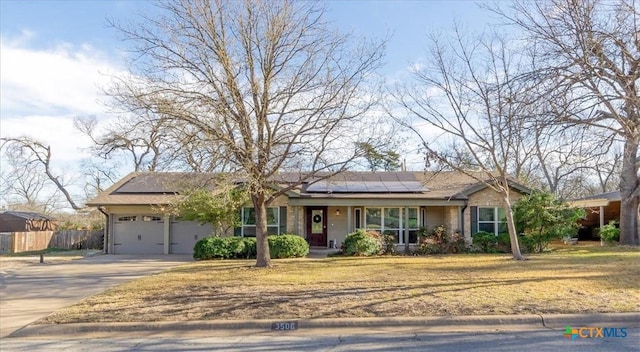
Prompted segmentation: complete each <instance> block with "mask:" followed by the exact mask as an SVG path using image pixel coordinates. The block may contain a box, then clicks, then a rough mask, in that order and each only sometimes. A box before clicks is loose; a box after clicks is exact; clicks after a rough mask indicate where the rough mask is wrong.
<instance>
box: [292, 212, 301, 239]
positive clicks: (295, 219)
mask: <svg viewBox="0 0 640 352" xmlns="http://www.w3.org/2000/svg"><path fill="white" fill-rule="evenodd" d="M299 216H300V206H299V205H298V206H295V207H293V229H294V231H295V233H297V234H298V235H299V236H302V237H304V233H302V231H300V219H298V217H299Z"/></svg>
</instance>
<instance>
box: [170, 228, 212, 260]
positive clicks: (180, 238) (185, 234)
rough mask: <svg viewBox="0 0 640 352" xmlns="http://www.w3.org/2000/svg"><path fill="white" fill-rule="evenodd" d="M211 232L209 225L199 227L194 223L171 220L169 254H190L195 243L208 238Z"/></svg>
mask: <svg viewBox="0 0 640 352" xmlns="http://www.w3.org/2000/svg"><path fill="white" fill-rule="evenodd" d="M211 232H212V231H211V224H204V225H200V224H199V223H198V222H195V221H180V220H171V232H169V233H170V238H171V248H170V249H169V251H170V252H169V253H176V254H192V253H193V246H195V244H196V242H198V240H199V239H201V238H204V237H207V236H210V235H211Z"/></svg>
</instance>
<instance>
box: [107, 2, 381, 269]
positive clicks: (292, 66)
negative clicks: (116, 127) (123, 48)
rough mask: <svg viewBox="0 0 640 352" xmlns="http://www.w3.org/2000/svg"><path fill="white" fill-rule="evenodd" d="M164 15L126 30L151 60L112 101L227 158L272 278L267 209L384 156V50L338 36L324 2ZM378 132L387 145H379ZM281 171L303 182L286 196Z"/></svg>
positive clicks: (168, 9) (178, 5)
mask: <svg viewBox="0 0 640 352" xmlns="http://www.w3.org/2000/svg"><path fill="white" fill-rule="evenodd" d="M158 6H159V10H160V14H159V15H158V16H157V17H143V20H142V23H139V24H134V25H131V26H125V25H117V24H114V25H115V27H117V28H118V29H119V30H120V31H121V33H122V34H123V35H124V36H125V38H126V39H128V40H129V41H131V42H133V44H134V45H135V46H136V48H135V49H134V50H135V52H136V53H138V54H139V55H138V56H136V58H135V59H134V60H133V61H132V62H131V63H130V68H131V71H132V72H131V73H132V74H131V75H129V76H127V77H121V78H120V79H119V80H118V81H117V82H116V83H115V85H114V86H113V89H111V90H110V92H109V93H110V94H111V95H112V96H113V97H114V98H115V99H116V101H117V102H118V103H119V104H121V105H123V106H125V107H126V109H127V110H129V111H131V112H134V113H136V114H139V113H141V112H151V113H153V114H155V115H157V116H162V117H163V118H166V119H167V121H168V123H167V126H168V128H169V129H171V130H173V131H175V132H176V135H187V136H188V135H191V136H194V138H197V139H199V140H200V141H201V142H202V143H204V144H197V145H195V146H194V150H193V151H194V152H196V151H198V150H203V149H201V146H202V145H205V144H206V145H208V146H210V147H211V150H215V151H221V153H220V157H221V158H224V160H225V161H226V162H227V163H228V164H229V165H230V166H231V170H232V171H235V172H237V173H238V174H239V176H240V177H242V178H243V179H244V180H245V181H246V182H245V187H246V188H247V190H248V192H249V194H250V198H251V201H252V203H253V206H254V208H255V216H256V233H257V251H258V254H257V262H256V266H258V267H270V266H271V259H270V254H269V246H268V242H267V216H266V211H267V205H269V204H270V203H271V202H272V201H273V200H274V199H275V198H276V197H278V196H280V195H282V194H283V193H284V192H286V191H288V190H290V189H292V188H293V187H296V186H298V185H299V184H301V183H302V182H305V181H307V180H310V179H312V178H314V177H318V176H320V177H328V176H330V175H332V174H335V173H338V172H342V171H344V170H346V169H347V168H348V167H349V165H350V164H351V163H352V162H353V161H354V160H356V159H357V158H358V157H360V156H361V155H362V150H360V148H357V145H358V144H357V143H362V142H368V143H370V144H371V145H372V146H373V147H378V146H380V145H381V144H384V141H385V139H384V138H382V137H380V135H382V134H383V133H384V130H383V129H382V128H379V126H376V124H375V122H374V121H372V120H368V122H367V124H363V123H362V120H364V119H371V115H368V113H369V112H371V111H372V109H373V108H374V107H375V105H376V104H377V103H378V102H379V100H380V99H379V96H378V95H376V91H375V90H370V89H369V88H370V87H373V86H370V85H369V84H368V83H369V82H373V81H374V79H375V75H374V71H375V69H377V68H378V66H379V65H380V61H381V57H382V55H383V52H384V42H382V43H375V42H368V41H365V40H355V38H352V37H351V36H349V35H343V34H340V33H337V32H335V31H333V30H331V29H330V28H329V27H328V26H327V24H326V23H325V22H324V21H323V9H322V8H319V7H318V6H319V5H318V3H315V2H293V1H275V2H273V1H252V0H245V1H223V0H211V1H209V0H200V1H186V0H184V1H172V2H164V3H161V4H159V5H158ZM354 130H355V131H356V133H354ZM185 131H186V132H187V133H185ZM373 131H375V132H377V133H379V135H378V138H369V137H370V136H372V132H373ZM193 155H197V153H194V154H193ZM193 162H195V163H198V162H199V161H198V160H197V159H196V160H193ZM280 171H297V172H298V173H299V179H297V180H295V181H294V182H292V183H289V184H288V185H287V186H286V187H284V188H279V189H278V190H277V191H276V190H274V188H273V187H272V186H273V182H274V178H276V176H277V175H278V173H279V172H280Z"/></svg>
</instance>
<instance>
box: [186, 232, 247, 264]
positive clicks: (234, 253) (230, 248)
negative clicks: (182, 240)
mask: <svg viewBox="0 0 640 352" xmlns="http://www.w3.org/2000/svg"><path fill="white" fill-rule="evenodd" d="M255 253H256V239H255V238H248V237H216V236H210V237H205V238H203V239H201V240H199V241H198V242H196V245H195V246H194V247H193V258H194V259H213V258H219V259H230V258H234V259H248V258H255V256H256V254H255Z"/></svg>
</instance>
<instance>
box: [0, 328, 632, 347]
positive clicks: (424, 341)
mask: <svg viewBox="0 0 640 352" xmlns="http://www.w3.org/2000/svg"><path fill="white" fill-rule="evenodd" d="M638 332H639V330H638V329H633V330H631V331H630V334H629V336H627V337H626V338H606V339H602V338H596V339H577V340H575V341H571V340H570V339H567V338H565V337H563V336H562V331H557V330H548V329H546V330H537V331H517V332H500V333H495V332H494V333H491V332H489V333H428V334H427V333H425V334H392V333H389V334H376V335H353V336H347V335H343V336H341V335H332V336H301V335H287V334H282V335H272V334H268V335H253V336H236V337H215V338H201V337H200V338H176V337H171V338H157V337H146V338H143V337H141V338H130V339H121V338H109V339H77V340H38V339H15V338H5V339H3V340H2V341H0V350H2V351H3V352H4V351H12V352H13V351H16V352H18V351H49V352H76V351H77V352H80V351H82V352H84V351H92V352H113V351H327V352H329V351H331V352H341V351H372V352H375V351H409V352H411V351H416V352H417V351H430V350H431V351H523V352H542V351H596V352H597V351H603V352H604V351H637V350H638V349H639V348H640V334H638Z"/></svg>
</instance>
